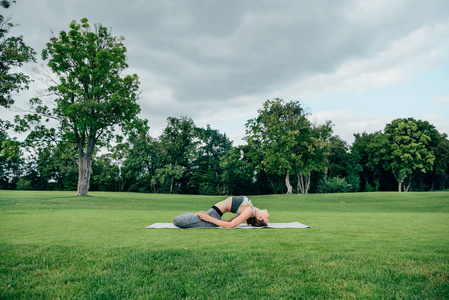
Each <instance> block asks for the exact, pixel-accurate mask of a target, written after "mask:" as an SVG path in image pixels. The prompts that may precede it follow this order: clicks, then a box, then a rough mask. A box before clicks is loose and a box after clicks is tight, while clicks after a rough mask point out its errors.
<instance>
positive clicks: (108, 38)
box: [16, 18, 140, 196]
mask: <svg viewBox="0 0 449 300" xmlns="http://www.w3.org/2000/svg"><path fill="white" fill-rule="evenodd" d="M123 40H124V38H123V37H120V38H117V37H113V36H112V35H111V32H110V31H109V30H108V29H107V28H106V27H103V26H101V25H95V26H93V27H91V26H90V25H89V23H88V20H87V19H85V18H84V19H82V20H81V23H80V24H78V23H76V22H75V21H72V22H71V23H70V30H69V31H68V32H66V31H61V32H60V34H59V36H53V37H52V38H51V39H50V42H49V43H47V46H46V48H45V49H44V50H43V51H42V58H43V59H44V60H48V66H49V67H50V68H51V70H52V71H53V72H54V74H55V75H56V79H54V80H53V83H52V84H51V86H50V87H49V89H48V91H49V92H50V94H51V95H52V96H56V98H55V105H54V107H48V106H47V105H44V102H43V101H42V99H37V98H35V99H32V100H30V104H31V105H32V107H34V109H35V114H29V115H26V116H25V117H24V118H23V119H20V118H16V120H17V122H18V123H19V125H20V127H21V129H25V130H26V129H31V127H33V128H32V129H33V131H32V132H31V134H30V135H29V138H30V139H34V140H36V139H38V140H42V139H45V140H47V141H48V140H52V141H53V142H55V143H56V144H57V145H59V146H61V145H63V144H64V143H71V144H75V145H76V148H77V155H76V156H71V157H72V158H73V159H75V160H76V161H77V162H78V170H79V174H78V188H77V194H78V195H79V196H83V195H87V192H88V190H89V185H90V178H91V172H92V158H93V154H94V150H95V146H96V145H97V144H98V143H102V144H107V143H109V142H110V141H111V140H112V138H113V137H114V131H115V130H116V129H117V125H120V126H125V127H126V126H130V124H131V123H132V122H131V121H132V120H133V119H135V118H136V116H137V114H138V113H139V112H140V107H139V105H138V104H137V103H136V101H137V99H138V93H137V92H138V85H139V82H138V78H137V75H136V74H133V75H126V76H125V75H123V74H122V73H123V71H124V70H126V69H127V67H128V64H127V63H126V48H125V46H124V45H123V43H122V42H123ZM49 120H53V122H48V121H49ZM54 121H56V122H54ZM61 148H63V147H61Z"/></svg>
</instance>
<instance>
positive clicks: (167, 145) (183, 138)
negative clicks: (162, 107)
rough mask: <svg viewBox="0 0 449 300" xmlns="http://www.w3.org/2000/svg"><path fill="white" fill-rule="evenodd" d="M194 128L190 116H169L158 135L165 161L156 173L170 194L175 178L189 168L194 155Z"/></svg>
mask: <svg viewBox="0 0 449 300" xmlns="http://www.w3.org/2000/svg"><path fill="white" fill-rule="evenodd" d="M195 128H196V127H195V124H194V123H193V120H192V119H191V118H188V117H181V118H179V119H178V118H174V117H169V118H168V119H167V127H165V129H164V132H163V133H162V135H161V137H160V142H161V144H162V149H163V151H164V152H163V153H162V156H163V157H164V159H165V162H164V164H163V166H162V167H161V168H160V170H159V171H157V174H158V178H159V182H160V183H162V182H163V183H167V184H168V185H169V192H170V194H171V193H173V191H174V186H175V180H178V179H180V178H181V177H182V176H183V174H184V173H185V172H186V171H187V170H188V169H189V168H190V166H191V163H192V160H193V159H194V157H195V150H196V144H197V142H196V141H195V136H196V133H195ZM162 179H163V181H161V180H162Z"/></svg>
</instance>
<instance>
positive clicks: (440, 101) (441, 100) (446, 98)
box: [432, 96, 449, 105]
mask: <svg viewBox="0 0 449 300" xmlns="http://www.w3.org/2000/svg"><path fill="white" fill-rule="evenodd" d="M432 103H433V104H436V105H441V104H449V96H441V97H437V98H435V99H433V100H432Z"/></svg>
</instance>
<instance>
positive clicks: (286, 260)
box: [0, 191, 449, 299]
mask: <svg viewBox="0 0 449 300" xmlns="http://www.w3.org/2000/svg"><path fill="white" fill-rule="evenodd" d="M220 199H224V197H206V196H187V195H160V194H134V193H101V192H91V193H89V196H88V197H83V198H79V197H76V196H75V193H73V192H33V191H29V192H28V191H27V192H25V191H24V192H19V191H0V258H1V259H0V299H57V298H61V299H75V298H76V299H179V298H184V299H216V298H223V299H231V298H232V299H246V298H259V299H301V298H317V299H324V298H358V299H445V298H448V295H449V192H427V193H354V194H314V195H290V196H287V195H268V196H254V197H251V199H252V200H253V202H254V203H255V205H256V206H258V207H259V208H267V209H268V210H269V211H270V214H271V217H270V221H271V222H292V221H299V222H301V223H304V224H307V225H310V226H312V228H310V229H282V230H273V229H262V230H224V229H223V230H217V229H197V230H170V229H161V230H151V229H145V227H146V226H148V225H150V224H152V223H154V222H171V220H172V219H173V217H175V216H176V215H178V214H180V213H181V212H183V211H200V210H206V209H208V208H209V207H210V206H211V205H213V204H214V203H215V202H216V201H218V200H220ZM225 217H226V216H225Z"/></svg>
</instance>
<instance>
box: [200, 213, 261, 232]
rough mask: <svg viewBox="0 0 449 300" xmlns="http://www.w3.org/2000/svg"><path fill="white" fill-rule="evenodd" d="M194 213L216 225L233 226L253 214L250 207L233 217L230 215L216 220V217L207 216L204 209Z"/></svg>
mask: <svg viewBox="0 0 449 300" xmlns="http://www.w3.org/2000/svg"><path fill="white" fill-rule="evenodd" d="M196 215H197V216H198V217H200V218H201V220H203V221H206V222H209V223H213V224H215V225H218V226H220V227H224V228H233V227H236V226H238V225H240V224H242V223H243V222H244V221H246V220H247V219H248V218H249V217H251V216H252V215H253V211H252V209H251V208H249V209H245V210H244V211H242V212H241V214H240V215H238V216H234V217H232V218H231V219H229V220H218V219H215V218H213V217H211V216H209V215H208V214H206V213H205V212H204V211H202V212H199V213H197V214H196Z"/></svg>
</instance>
